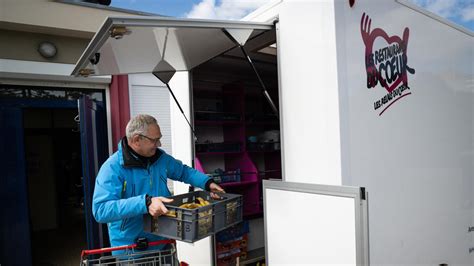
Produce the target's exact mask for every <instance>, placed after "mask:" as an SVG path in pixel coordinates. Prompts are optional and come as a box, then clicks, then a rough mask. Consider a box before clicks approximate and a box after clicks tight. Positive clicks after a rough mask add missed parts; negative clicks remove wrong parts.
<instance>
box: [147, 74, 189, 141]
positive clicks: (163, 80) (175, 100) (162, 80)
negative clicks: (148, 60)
mask: <svg viewBox="0 0 474 266" xmlns="http://www.w3.org/2000/svg"><path fill="white" fill-rule="evenodd" d="M153 75H155V77H157V78H158V79H159V80H160V81H161V82H163V83H164V84H165V85H166V88H168V91H169V92H170V94H171V96H173V100H174V102H175V103H176V105H177V106H178V108H179V111H180V112H181V114H183V117H184V119H185V120H186V122H187V123H188V125H189V128H191V131H192V132H193V136H194V141H197V136H196V132H195V131H194V127H193V126H192V125H191V123H190V122H189V120H188V118H187V117H186V115H185V114H184V111H183V108H181V105H180V104H179V102H178V99H176V96H174V93H173V91H172V90H171V88H170V85H169V84H168V82H169V79H171V77H169V79H168V80H166V79H165V78H163V79H162V78H160V74H159V73H157V72H154V73H153Z"/></svg>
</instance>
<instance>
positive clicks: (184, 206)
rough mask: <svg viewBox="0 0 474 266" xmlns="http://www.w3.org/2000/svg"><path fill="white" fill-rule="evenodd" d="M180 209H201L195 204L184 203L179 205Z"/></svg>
mask: <svg viewBox="0 0 474 266" xmlns="http://www.w3.org/2000/svg"><path fill="white" fill-rule="evenodd" d="M179 207H180V208H184V209H196V208H199V207H201V205H199V204H197V203H192V202H191V203H184V204H181V205H180V206H179Z"/></svg>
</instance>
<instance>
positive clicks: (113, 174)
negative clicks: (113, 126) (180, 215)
mask: <svg viewBox="0 0 474 266" xmlns="http://www.w3.org/2000/svg"><path fill="white" fill-rule="evenodd" d="M123 145H125V146H126V147H125V149H124V148H123V147H122V146H123ZM118 146H119V149H118V151H117V152H115V153H114V154H113V155H112V156H110V157H109V158H108V159H107V161H105V162H104V164H103V165H102V166H101V168H100V170H99V174H98V175H97V179H96V182H95V188H94V197H93V201H92V212H93V215H94V217H95V219H96V220H97V222H99V223H107V226H108V228H109V239H110V244H111V246H122V245H130V244H132V243H134V242H135V239H136V238H137V237H146V238H148V241H156V240H160V239H163V238H162V237H159V236H157V235H154V234H151V233H147V232H144V231H143V215H144V214H147V213H148V209H147V206H146V199H145V197H146V195H147V194H148V195H150V196H152V197H156V196H164V197H168V196H170V192H169V190H168V187H167V179H168V178H170V179H172V180H176V181H181V182H184V183H187V184H190V185H192V186H195V187H199V188H205V185H206V183H207V182H208V181H209V177H208V176H207V175H205V174H203V173H201V172H198V171H197V170H195V169H193V168H190V167H189V166H186V165H184V164H182V163H181V161H179V160H176V159H175V158H173V157H172V156H170V155H168V154H166V153H165V152H164V151H163V150H161V149H158V150H157V154H156V156H158V158H157V159H156V158H155V160H156V161H154V162H153V163H151V164H148V165H145V164H144V163H142V161H140V160H139V159H138V158H137V156H135V155H134V154H133V153H132V152H130V151H129V149H130V148H129V147H128V145H127V144H126V140H125V139H124V140H122V142H121V144H119V145H118ZM120 253H123V252H114V254H120Z"/></svg>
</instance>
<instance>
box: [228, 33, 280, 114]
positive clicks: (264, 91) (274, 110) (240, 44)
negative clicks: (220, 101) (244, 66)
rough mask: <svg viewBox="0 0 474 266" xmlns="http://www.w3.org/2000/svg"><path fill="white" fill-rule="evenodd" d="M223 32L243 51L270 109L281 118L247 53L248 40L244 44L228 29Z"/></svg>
mask: <svg viewBox="0 0 474 266" xmlns="http://www.w3.org/2000/svg"><path fill="white" fill-rule="evenodd" d="M222 31H223V32H224V33H225V35H226V36H227V38H229V39H230V40H231V41H232V42H233V43H235V44H236V45H237V46H239V47H240V50H242V53H243V54H244V56H245V58H246V59H247V62H248V63H249V64H250V66H251V67H252V69H253V72H254V73H255V75H257V78H258V82H260V86H262V93H263V96H265V99H267V102H268V103H269V104H270V107H271V108H272V110H273V113H275V115H276V117H277V118H278V117H279V116H278V109H277V107H276V105H275V103H274V102H273V100H272V98H271V97H270V94H268V91H267V88H266V87H265V84H264V83H263V80H262V78H261V77H260V74H258V71H257V68H256V67H255V64H254V63H253V61H252V59H251V58H250V56H249V55H248V54H247V51H245V48H244V45H245V42H246V40H245V41H243V40H242V42H239V41H238V40H237V39H236V37H234V35H233V34H232V31H229V30H227V29H223V30H222ZM247 37H248V36H247Z"/></svg>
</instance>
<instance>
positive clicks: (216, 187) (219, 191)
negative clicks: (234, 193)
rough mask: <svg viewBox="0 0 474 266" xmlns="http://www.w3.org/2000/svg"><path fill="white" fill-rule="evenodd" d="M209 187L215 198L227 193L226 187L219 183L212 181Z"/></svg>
mask: <svg viewBox="0 0 474 266" xmlns="http://www.w3.org/2000/svg"><path fill="white" fill-rule="evenodd" d="M209 189H210V190H211V197H212V198H213V199H220V198H221V196H219V194H222V193H225V191H224V189H222V188H221V187H220V186H219V185H218V184H216V183H211V184H210V185H209Z"/></svg>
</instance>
